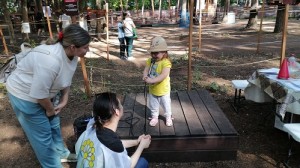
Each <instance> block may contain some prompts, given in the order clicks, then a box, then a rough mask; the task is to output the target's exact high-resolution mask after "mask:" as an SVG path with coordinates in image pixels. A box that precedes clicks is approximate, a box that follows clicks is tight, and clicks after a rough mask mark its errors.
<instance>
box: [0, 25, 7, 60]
mask: <svg viewBox="0 0 300 168" xmlns="http://www.w3.org/2000/svg"><path fill="white" fill-rule="evenodd" d="M0 36H1V37H2V42H3V46H4V52H5V54H6V55H8V49H7V45H6V41H5V38H4V35H3V32H2V27H1V26H0Z"/></svg>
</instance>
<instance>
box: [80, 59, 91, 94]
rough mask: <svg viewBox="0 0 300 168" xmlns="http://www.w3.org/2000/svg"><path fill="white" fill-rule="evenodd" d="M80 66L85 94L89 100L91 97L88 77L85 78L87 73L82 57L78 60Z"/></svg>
mask: <svg viewBox="0 0 300 168" xmlns="http://www.w3.org/2000/svg"><path fill="white" fill-rule="evenodd" d="M80 65H81V70H82V74H83V80H84V88H85V93H86V94H87V96H88V97H89V98H90V97H91V89H90V82H89V80H88V76H87V72H86V67H85V58H84V57H82V58H80Z"/></svg>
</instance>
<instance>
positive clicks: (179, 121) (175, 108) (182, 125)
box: [171, 92, 190, 136]
mask: <svg viewBox="0 0 300 168" xmlns="http://www.w3.org/2000/svg"><path fill="white" fill-rule="evenodd" d="M171 108H172V117H173V118H174V120H173V126H174V129H175V135H176V136H186V135H190V131H189V128H188V126H187V124H186V119H185V116H184V115H183V111H182V108H181V105H180V102H179V100H178V95H177V93H176V92H172V93H171Z"/></svg>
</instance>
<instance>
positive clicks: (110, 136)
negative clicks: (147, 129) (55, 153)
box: [75, 92, 151, 168]
mask: <svg viewBox="0 0 300 168" xmlns="http://www.w3.org/2000/svg"><path fill="white" fill-rule="evenodd" d="M123 113H124V112H123V106H122V104H121V102H120V100H119V99H118V98H117V96H116V94H115V93H110V92H104V93H100V94H96V99H95V101H94V105H93V117H94V118H93V119H91V120H90V121H89V123H88V125H87V129H86V130H85V131H84V132H83V133H82V134H81V135H80V137H79V139H78V141H77V142H76V145H75V151H76V155H77V167H78V168H80V167H104V168H130V167H131V168H134V167H135V168H147V167H148V161H147V160H146V159H145V158H143V157H140V156H141V154H142V152H143V150H144V149H145V148H148V147H149V145H150V143H151V136H150V135H144V134H143V135H141V136H139V138H138V139H134V140H120V139H119V136H118V135H117V134H116V130H117V126H118V123H119V121H120V119H121V118H122V116H123ZM133 146H137V148H136V151H135V152H134V153H133V155H132V156H131V157H129V156H128V155H127V151H126V148H129V147H133ZM91 165H92V166H91Z"/></svg>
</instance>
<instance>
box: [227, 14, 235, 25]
mask: <svg viewBox="0 0 300 168" xmlns="http://www.w3.org/2000/svg"><path fill="white" fill-rule="evenodd" d="M227 18H228V20H227V24H234V23H235V13H234V12H229V13H228V16H227Z"/></svg>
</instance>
